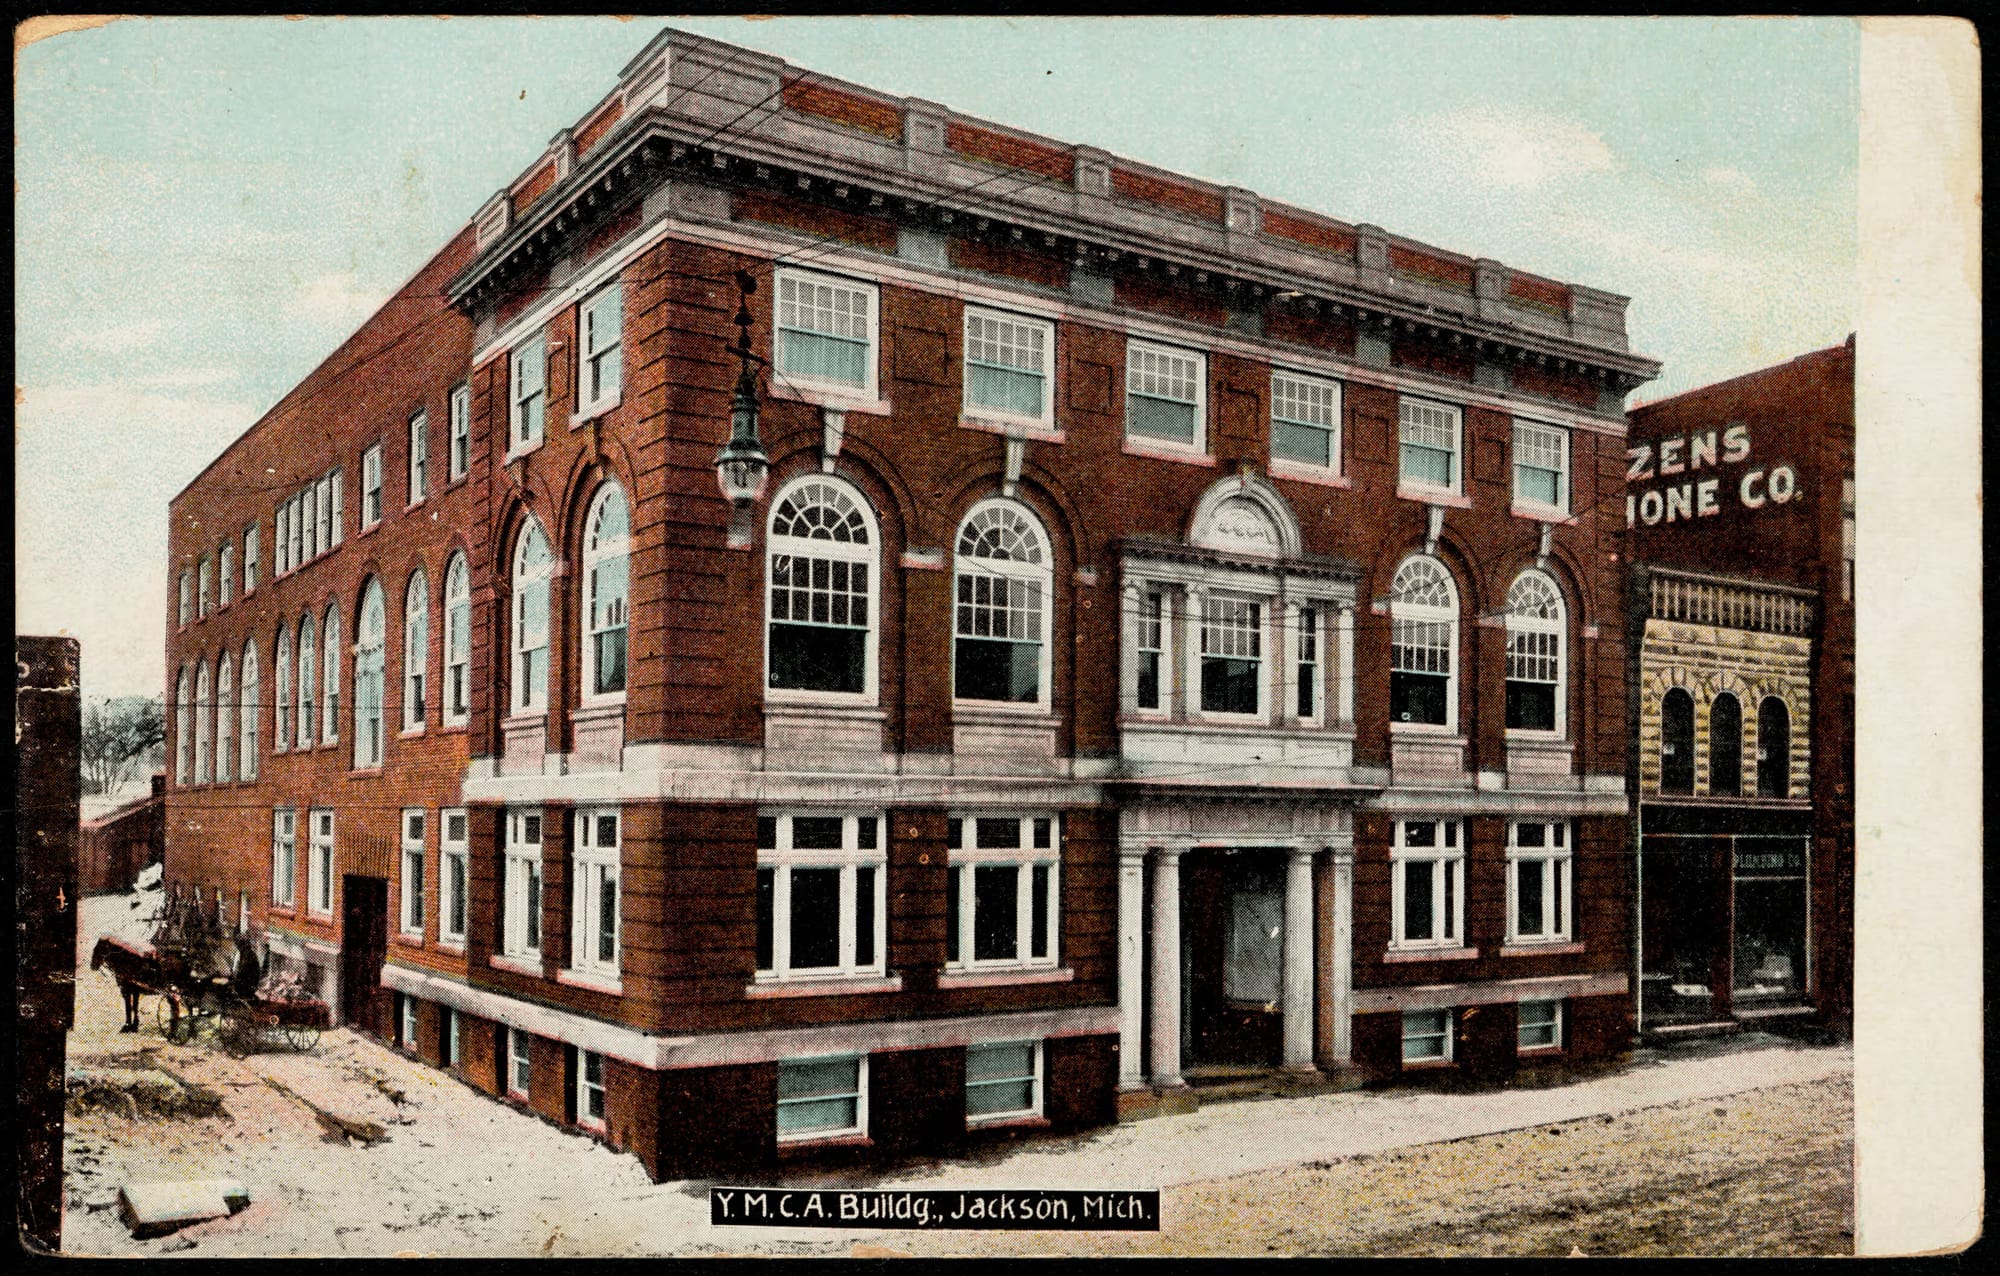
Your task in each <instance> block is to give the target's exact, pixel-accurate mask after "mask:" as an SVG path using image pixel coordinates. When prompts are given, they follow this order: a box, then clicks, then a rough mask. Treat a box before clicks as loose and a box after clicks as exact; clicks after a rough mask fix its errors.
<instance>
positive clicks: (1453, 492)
mask: <svg viewBox="0 0 2000 1276" xmlns="http://www.w3.org/2000/svg"><path fill="white" fill-rule="evenodd" d="M1426 413H1444V414H1447V415H1448V416H1449V418H1450V430H1451V449H1450V461H1449V465H1450V468H1451V480H1450V481H1449V482H1447V483H1433V482H1431V481H1430V480H1428V479H1424V478H1418V477H1415V476H1413V475H1412V474H1411V473H1410V472H1409V467H1408V466H1407V464H1406V463H1405V462H1406V459H1407V458H1406V457H1405V456H1404V449H1405V448H1411V447H1417V448H1424V449H1426V450H1429V451H1434V452H1435V451H1443V450H1444V449H1442V448H1439V447H1437V446H1436V445H1435V444H1434V443H1427V442H1412V441H1411V440H1410V433H1411V431H1412V429H1416V430H1425V429H1436V428H1438V427H1440V426H1441V425H1442V424H1443V422H1442V421H1426V420H1422V419H1413V418H1421V417H1422V416H1423V415H1424V414H1426ZM1396 486H1397V487H1398V488H1400V489H1405V490H1409V491H1414V492H1440V493H1443V494H1445V495H1447V496H1457V495H1459V494H1460V493H1462V492H1463V491H1464V490H1465V410H1464V409H1463V408H1461V407H1459V406H1458V405H1457V404H1455V403H1440V402H1438V401H1437V400H1436V399H1424V398H1418V397H1416V396H1413V395H1404V396H1402V398H1401V399H1400V400H1398V402H1397V405H1396Z"/></svg>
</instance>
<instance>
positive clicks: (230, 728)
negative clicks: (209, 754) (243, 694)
mask: <svg viewBox="0 0 2000 1276" xmlns="http://www.w3.org/2000/svg"><path fill="white" fill-rule="evenodd" d="M235 743H236V661H235V660H234V659H232V658H231V656H230V654H229V653H228V652H227V651H224V652H223V653H222V654H221V655H220V656H217V657H216V660H215V782H216V783H217V784H228V783H229V782H230V781H231V780H232V779H234V778H235V772H234V770H233V769H232V768H231V767H230V765H229V760H230V755H231V753H232V752H233V746H234V745H235Z"/></svg>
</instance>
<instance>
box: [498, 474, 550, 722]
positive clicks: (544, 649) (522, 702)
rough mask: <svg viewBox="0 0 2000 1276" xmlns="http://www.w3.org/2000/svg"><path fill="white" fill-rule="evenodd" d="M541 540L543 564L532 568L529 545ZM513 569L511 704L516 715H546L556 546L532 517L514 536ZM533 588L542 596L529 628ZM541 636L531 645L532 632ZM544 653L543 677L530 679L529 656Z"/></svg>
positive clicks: (509, 629) (510, 625) (526, 520)
mask: <svg viewBox="0 0 2000 1276" xmlns="http://www.w3.org/2000/svg"><path fill="white" fill-rule="evenodd" d="M534 539H539V540H540V541H541V546H542V556H543V559H544V561H543V562H542V563H540V564H537V565H534V566H532V567H531V566H530V565H529V563H528V561H527V558H528V546H529V545H530V543H531V542H532V540H534ZM511 561H512V563H513V570H512V571H511V572H510V573H509V579H510V580H511V581H512V582H513V595H512V597H511V598H510V599H509V600H508V614H509V616H510V617H511V623H510V624H509V625H508V627H507V628H508V635H507V638H508V647H509V650H510V652H511V653H512V673H513V676H512V677H510V678H508V680H507V682H508V692H507V694H508V703H509V704H510V705H511V706H512V711H513V712H514V713H515V714H519V715H527V714H538V713H547V712H548V708H549V676H550V674H551V673H552V672H553V671H552V670H551V669H550V667H549V666H550V659H549V656H550V651H551V635H550V632H549V615H550V611H551V610H552V609H551V607H550V605H549V604H550V601H551V600H550V593H551V591H552V590H553V589H554V587H555V546H554V544H553V543H552V542H551V541H550V540H549V534H548V532H547V530H546V529H544V528H543V527H542V524H541V521H540V520H539V519H537V518H535V516H534V515H532V514H530V515H529V516H528V517H527V518H526V519H525V520H523V521H522V523H521V526H520V529H519V530H518V531H516V532H515V533H514V553H513V557H512V560H511ZM530 587H535V588H538V589H539V591H540V595H541V601H542V606H541V617H540V619H539V621H538V623H537V624H536V625H534V626H532V627H531V626H530V625H529V624H528V623H527V621H528V599H529V594H530V592H531V590H530ZM531 629H532V630H533V632H534V633H535V635H537V636H538V637H539V641H538V642H537V643H535V645H533V646H529V645H528V641H529V635H530V630H531ZM536 652H540V653H541V657H542V660H541V664H542V676H541V679H540V681H539V684H538V683H537V680H536V679H534V678H531V677H529V676H527V670H528V666H529V664H530V663H531V662H530V661H529V659H528V658H529V657H531V656H533V655H534V654H535V653H536Z"/></svg>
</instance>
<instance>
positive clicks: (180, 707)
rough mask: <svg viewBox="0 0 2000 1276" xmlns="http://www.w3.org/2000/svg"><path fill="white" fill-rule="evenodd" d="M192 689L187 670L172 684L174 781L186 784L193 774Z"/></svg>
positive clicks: (182, 671)
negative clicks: (189, 684)
mask: <svg viewBox="0 0 2000 1276" xmlns="http://www.w3.org/2000/svg"><path fill="white" fill-rule="evenodd" d="M193 695H194V691H193V689H192V688H191V687H189V686H188V672H187V669H186V668H185V667H183V668H182V669H181V676H180V678H179V680H178V681H177V682H175V684H174V783H175V784H186V783H187V782H188V779H189V777H191V776H192V775H193V774H194V713H193V710H192V707H191V705H192V697H193Z"/></svg>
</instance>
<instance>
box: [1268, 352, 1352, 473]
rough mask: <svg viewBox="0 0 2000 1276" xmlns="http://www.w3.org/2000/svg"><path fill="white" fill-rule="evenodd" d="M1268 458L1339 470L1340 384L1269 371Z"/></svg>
mask: <svg viewBox="0 0 2000 1276" xmlns="http://www.w3.org/2000/svg"><path fill="white" fill-rule="evenodd" d="M1271 459H1272V460H1274V461H1290V462H1293V463H1294V464H1298V465H1307V466H1311V467H1312V468H1313V469H1316V470H1324V471H1326V472H1327V473H1329V474H1338V473H1339V472H1340V383H1339V382H1338V381H1328V380H1326V379H1325V378H1323V377H1309V376H1305V375H1303V374H1301V373H1297V372H1280V371H1278V370H1277V369H1272V371H1271Z"/></svg>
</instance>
